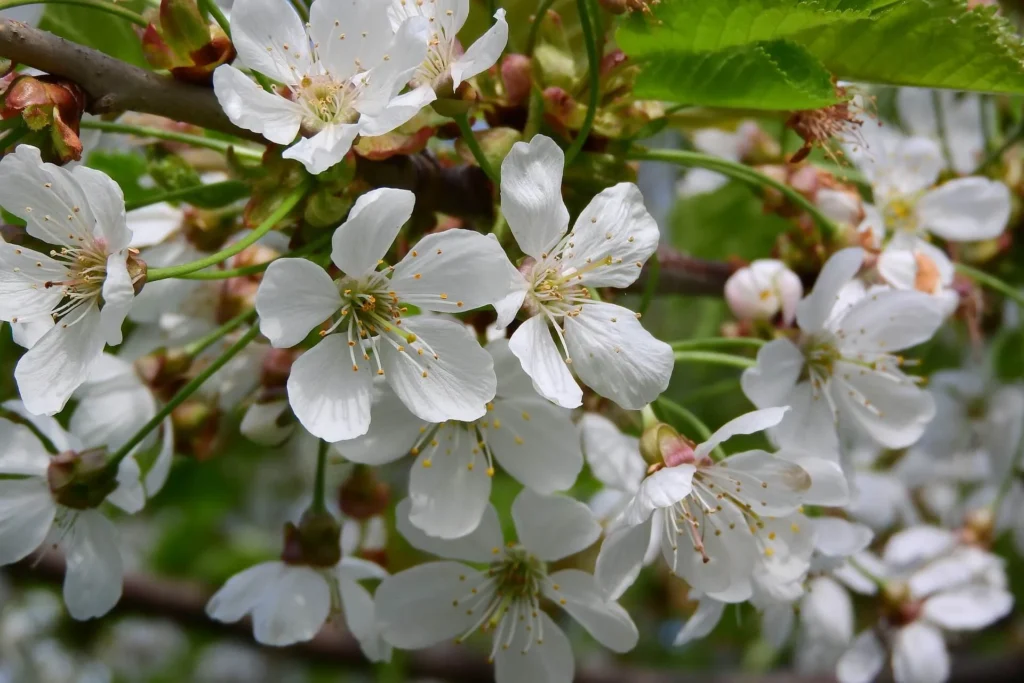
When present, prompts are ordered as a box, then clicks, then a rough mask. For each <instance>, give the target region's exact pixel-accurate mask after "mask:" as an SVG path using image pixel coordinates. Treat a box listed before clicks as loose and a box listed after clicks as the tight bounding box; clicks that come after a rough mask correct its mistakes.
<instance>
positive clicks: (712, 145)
mask: <svg viewBox="0 0 1024 683" xmlns="http://www.w3.org/2000/svg"><path fill="white" fill-rule="evenodd" d="M763 135H764V133H763V132H762V131H761V128H760V127H759V126H758V125H757V123H756V122H755V121H744V122H742V123H741V124H740V125H739V126H737V128H736V130H735V131H727V130H723V129H721V128H701V129H700V130H696V131H694V133H693V146H694V147H695V148H696V149H697V151H698V152H703V153H704V154H710V155H712V156H715V157H718V158H720V159H726V160H728V161H735V162H739V161H740V160H741V159H743V157H745V156H747V155H748V154H750V152H751V151H752V150H753V148H754V146H755V145H756V144H757V143H758V142H759V140H760V138H762V137H763ZM728 182H729V177H728V176H725V175H722V174H721V173H717V172H715V171H709V170H708V169H706V168H694V169H690V170H688V171H687V172H686V175H684V176H683V178H682V180H680V181H679V186H678V192H679V196H680V197H683V198H687V197H694V196H697V195H701V194H708V193H711V192H715V191H716V190H719V189H721V188H722V187H724V186H725V185H726V183H728Z"/></svg>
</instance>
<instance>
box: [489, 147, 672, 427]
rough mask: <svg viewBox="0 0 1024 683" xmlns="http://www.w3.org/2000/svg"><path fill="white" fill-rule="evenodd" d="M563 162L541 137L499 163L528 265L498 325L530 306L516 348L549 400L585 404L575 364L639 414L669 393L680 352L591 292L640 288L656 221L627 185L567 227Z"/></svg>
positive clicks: (591, 382) (511, 221) (506, 208)
mask: <svg viewBox="0 0 1024 683" xmlns="http://www.w3.org/2000/svg"><path fill="white" fill-rule="evenodd" d="M564 162H565V155H564V154H563V153H562V150H561V149H560V148H559V147H558V145H556V144H555V143H554V141H553V140H551V138H548V137H545V136H543V135H537V136H535V137H534V138H533V140H531V141H530V143H529V144H526V143H524V142H517V143H516V144H515V145H513V147H512V151H511V152H509V154H508V156H506V157H505V160H504V161H503V162H502V164H501V209H502V211H503V212H504V215H505V218H506V219H507V221H508V225H509V227H510V228H511V230H512V234H513V235H514V236H515V238H516V242H518V243H519V246H520V247H521V248H522V250H523V251H524V252H525V253H526V255H527V260H526V262H525V263H524V264H523V265H522V267H521V268H520V270H521V271H522V272H521V274H520V275H519V276H517V284H516V286H515V291H514V292H513V293H512V294H510V295H509V296H508V298H506V299H505V300H504V301H502V302H501V303H500V304H499V305H497V306H496V307H495V308H497V310H498V325H499V326H505V325H507V324H508V323H510V322H511V321H512V319H513V318H514V317H515V315H516V313H517V312H518V311H519V309H520V307H523V306H525V310H526V312H527V313H528V314H529V316H530V318H529V319H528V320H527V321H526V322H524V323H523V324H522V325H520V326H519V329H517V330H516V331H515V333H514V334H513V335H512V339H511V341H510V343H509V347H510V348H511V349H512V353H514V354H515V355H516V357H518V358H519V360H520V361H521V362H522V364H523V369H524V370H526V373H527V374H528V375H530V377H531V378H533V382H534V386H536V388H537V391H538V392H539V393H540V394H541V395H542V396H545V397H546V398H548V399H550V400H552V401H554V402H555V403H557V404H559V405H560V406H563V407H565V408H575V407H577V406H579V405H580V404H581V403H582V400H583V392H582V390H581V389H580V387H579V385H578V384H577V383H576V380H574V379H573V377H572V373H571V372H570V371H569V368H570V367H572V368H573V369H575V370H576V375H577V376H578V377H579V378H580V380H581V381H582V382H583V383H584V384H586V385H587V386H589V387H590V388H591V389H593V390H594V391H596V392H597V393H598V394H600V395H602V396H605V397H607V398H610V399H611V400H613V401H615V402H616V403H618V404H619V405H620V406H622V407H623V408H628V409H632V410H639V409H640V408H642V407H643V406H645V405H647V404H648V403H650V402H651V401H652V400H654V399H655V398H656V397H657V396H658V394H660V393H661V392H663V391H664V390H665V389H666V387H668V381H669V378H670V377H671V375H672V368H673V366H674V359H673V356H672V349H671V347H670V346H669V345H668V344H666V343H664V342H662V341H659V340H657V339H655V338H654V337H653V336H652V335H651V333H650V332H648V331H647V330H645V329H644V328H643V326H641V324H640V321H639V320H638V319H637V316H636V314H634V313H633V312H632V311H630V310H629V309H626V308H623V307H622V306H616V305H614V304H607V303H602V302H598V301H593V300H592V299H591V298H590V293H589V291H588V289H587V288H588V287H619V288H621V287H626V286H628V285H630V284H632V283H633V282H634V281H635V280H636V279H637V277H639V275H640V268H641V267H642V266H643V264H644V262H645V261H646V260H647V259H648V258H649V257H650V256H651V254H653V253H654V251H655V249H657V246H658V238H659V232H658V225H657V224H656V223H655V222H654V219H653V218H651V215H650V214H649V213H647V209H646V208H644V200H643V197H642V196H641V195H640V190H639V189H638V188H637V186H636V185H633V184H632V183H619V184H618V185H615V186H614V187H610V188H608V189H606V190H603V191H601V192H600V193H599V194H598V195H597V196H596V197H594V199H593V200H592V201H591V202H590V204H589V205H587V207H586V208H585V209H584V210H583V212H582V213H581V214H580V215H579V217H578V218H577V219H576V224H575V225H574V226H573V228H572V229H571V230H569V211H568V210H567V209H566V208H565V204H564V203H563V202H562V167H563V166H564ZM552 333H554V335H555V336H556V337H557V338H558V342H559V344H560V345H561V347H562V348H561V351H560V350H559V345H558V344H556V343H555V340H554V339H553V338H552Z"/></svg>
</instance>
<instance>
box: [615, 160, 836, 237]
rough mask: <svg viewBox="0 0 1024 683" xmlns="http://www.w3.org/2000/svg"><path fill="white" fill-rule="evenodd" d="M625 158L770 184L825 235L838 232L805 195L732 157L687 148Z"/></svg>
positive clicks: (833, 234) (754, 183)
mask: <svg viewBox="0 0 1024 683" xmlns="http://www.w3.org/2000/svg"><path fill="white" fill-rule="evenodd" d="M626 158H627V159H632V160H634V161H664V162H668V163H670V164H678V165H680V166H695V167H697V168H706V169H709V170H712V171H718V172H719V173H721V174H723V175H727V176H729V177H731V178H735V179H736V180H742V181H743V182H745V183H749V184H751V185H764V186H767V187H770V188H772V189H774V190H777V191H779V192H781V193H782V194H783V195H784V196H785V197H786V198H787V199H789V200H790V201H791V202H793V203H794V204H796V205H797V206H799V207H800V208H801V209H803V210H804V211H806V212H807V213H808V214H810V216H811V218H813V219H814V222H815V223H817V224H818V226H819V227H820V228H821V229H822V231H824V233H825V234H826V235H828V236H829V237H837V236H838V235H839V229H838V227H837V226H836V225H835V224H834V223H833V222H832V221H830V220H829V219H828V217H827V216H826V215H825V214H823V213H822V212H821V210H820V209H818V207H816V206H815V205H814V204H813V203H812V202H810V201H809V200H808V199H807V198H806V197H804V196H803V195H802V194H800V193H799V192H797V191H796V190H794V189H793V188H792V187H790V186H789V185H786V184H785V183H783V182H779V181H778V180H776V179H775V178H772V177H770V176H767V175H765V174H764V173H761V172H760V171H756V170H754V169H752V168H750V167H749V166H745V165H743V164H740V163H736V162H735V161H729V160H727V159H719V158H718V157H713V156H711V155H709V154H701V153H699V152H688V151H685V150H681V149H648V150H634V151H631V152H629V153H628V154H627V155H626Z"/></svg>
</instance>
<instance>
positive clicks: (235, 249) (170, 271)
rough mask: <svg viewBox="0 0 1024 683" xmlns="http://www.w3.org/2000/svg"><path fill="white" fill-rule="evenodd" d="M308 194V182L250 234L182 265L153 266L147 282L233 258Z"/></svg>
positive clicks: (257, 239)
mask: <svg viewBox="0 0 1024 683" xmlns="http://www.w3.org/2000/svg"><path fill="white" fill-rule="evenodd" d="M305 195H306V184H305V183H303V184H302V185H300V186H299V187H298V188H296V189H295V190H294V191H293V192H292V193H291V194H290V195H288V197H286V198H285V200H284V201H283V202H281V205H280V206H278V207H277V209H275V210H274V212H273V213H272V214H270V215H269V216H267V218H266V219H265V220H264V221H263V222H262V223H260V224H259V225H258V226H257V227H256V228H255V229H254V230H252V231H251V232H250V233H249V234H248V235H246V236H245V237H243V238H242V239H240V240H238V241H237V242H235V243H233V244H229V245H228V246H226V247H224V248H223V249H221V250H220V251H218V252H217V253H216V254H210V255H209V256H207V257H205V258H201V259H199V260H197V261H191V262H189V263H183V264H181V265H180V266H170V267H168V268H152V269H150V270H149V272H148V273H147V274H146V282H157V281H159V280H166V279H167V278H172V277H180V276H182V275H185V274H187V273H194V272H196V271H197V270H202V269H203V268H209V267H210V266H215V265H217V264H218V263H220V262H221V261H224V260H226V259H229V258H231V257H232V256H234V255H235V254H237V253H239V252H241V251H243V250H244V249H246V248H248V247H250V246H252V245H253V244H255V243H256V242H257V241H259V239H260V238H261V237H263V236H264V235H266V234H267V233H268V232H270V231H271V230H273V229H274V226H276V225H277V224H278V223H279V222H280V221H281V219H283V218H284V217H285V216H287V215H288V214H289V213H290V212H291V210H292V209H294V208H295V206H296V204H298V203H299V202H300V201H302V198H303V197H304V196H305Z"/></svg>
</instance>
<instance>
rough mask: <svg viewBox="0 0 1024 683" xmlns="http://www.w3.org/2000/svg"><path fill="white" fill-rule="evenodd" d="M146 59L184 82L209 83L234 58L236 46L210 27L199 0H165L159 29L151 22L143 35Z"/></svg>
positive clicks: (217, 30)
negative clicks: (198, 3) (216, 71)
mask: <svg viewBox="0 0 1024 683" xmlns="http://www.w3.org/2000/svg"><path fill="white" fill-rule="evenodd" d="M142 49H143V53H144V54H145V56H146V60H147V61H148V62H149V63H150V64H152V65H153V66H155V67H156V68H158V69H168V70H170V72H171V75H172V76H174V77H175V78H176V79H178V80H181V81H186V82H189V83H198V84H202V85H206V84H209V83H210V81H211V80H212V79H213V72H214V70H215V69H216V68H217V67H218V66H220V65H221V64H227V63H229V62H230V61H231V60H233V59H234V58H235V47H234V45H232V43H231V40H230V39H229V38H228V37H227V35H225V34H224V31H223V30H221V28H220V27H219V26H217V25H211V24H210V23H209V22H207V21H206V20H205V19H203V15H202V14H201V13H200V11H199V6H198V5H197V4H196V0H163V1H162V2H161V3H160V12H159V26H158V25H157V24H154V23H150V24H149V26H147V27H146V29H145V31H143V34H142Z"/></svg>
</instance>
